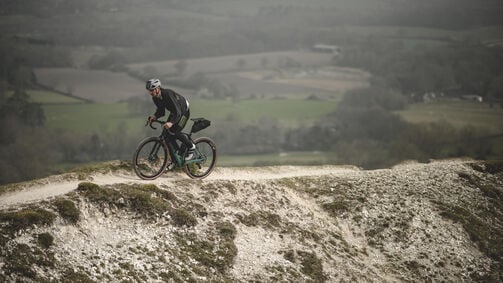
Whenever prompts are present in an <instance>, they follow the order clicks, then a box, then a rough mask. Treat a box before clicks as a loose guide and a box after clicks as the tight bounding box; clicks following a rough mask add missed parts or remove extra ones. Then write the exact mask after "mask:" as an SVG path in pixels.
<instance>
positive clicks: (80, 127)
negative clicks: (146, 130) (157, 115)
mask: <svg viewBox="0 0 503 283" xmlns="http://www.w3.org/2000/svg"><path fill="white" fill-rule="evenodd" d="M43 108H44V111H45V116H46V125H47V126H48V127H50V128H55V129H67V130H74V131H78V132H111V131H115V129H117V127H118V126H119V125H121V127H122V126H123V127H124V129H125V130H131V129H142V128H143V125H144V120H145V117H146V116H147V115H148V114H149V113H145V117H132V116H131V115H129V110H128V106H127V104H126V103H111V104H98V103H96V104H69V105H43Z"/></svg>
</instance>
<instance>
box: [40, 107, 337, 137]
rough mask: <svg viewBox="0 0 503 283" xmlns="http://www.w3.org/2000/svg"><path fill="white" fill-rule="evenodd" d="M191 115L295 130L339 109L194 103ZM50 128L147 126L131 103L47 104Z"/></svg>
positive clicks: (91, 129) (93, 129) (98, 129)
mask: <svg viewBox="0 0 503 283" xmlns="http://www.w3.org/2000/svg"><path fill="white" fill-rule="evenodd" d="M190 105H191V115H192V117H193V118H195V117H205V118H207V119H210V120H212V121H213V122H216V123H218V122H219V121H240V122H241V123H243V124H257V123H260V122H261V119H263V118H265V119H276V120H277V121H278V122H279V123H280V125H283V126H287V127H294V126H299V125H310V124H312V123H313V122H314V121H315V120H316V119H318V118H320V117H321V116H323V115H325V114H328V113H330V112H333V111H334V110H335V108H336V106H337V103H336V102H333V101H317V100H287V99H284V100H266V99H261V100H243V101H239V102H235V103H234V102H232V101H229V100H203V99H194V100H191V101H190ZM43 107H44V111H45V114H46V118H47V121H46V123H47V126H49V127H50V128H59V129H72V130H76V131H81V132H103V131H113V130H115V129H116V128H117V127H118V126H119V125H122V127H124V128H125V129H126V130H132V129H138V128H139V127H142V126H143V122H144V120H145V117H147V116H148V115H150V114H152V113H153V112H154V111H155V106H154V104H152V108H151V109H152V110H151V111H150V112H147V113H145V115H144V116H132V115H130V114H129V109H128V105H127V103H110V104H77V105H44V106H43Z"/></svg>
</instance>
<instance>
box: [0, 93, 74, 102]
mask: <svg viewBox="0 0 503 283" xmlns="http://www.w3.org/2000/svg"><path fill="white" fill-rule="evenodd" d="M27 93H28V96H29V99H28V101H30V102H34V103H40V104H72V103H83V101H82V100H80V99H77V98H73V97H70V96H66V95H62V94H58V93H55V92H52V91H47V90H28V91H27ZM12 94H13V92H12V91H10V92H8V93H7V96H11V95H12Z"/></svg>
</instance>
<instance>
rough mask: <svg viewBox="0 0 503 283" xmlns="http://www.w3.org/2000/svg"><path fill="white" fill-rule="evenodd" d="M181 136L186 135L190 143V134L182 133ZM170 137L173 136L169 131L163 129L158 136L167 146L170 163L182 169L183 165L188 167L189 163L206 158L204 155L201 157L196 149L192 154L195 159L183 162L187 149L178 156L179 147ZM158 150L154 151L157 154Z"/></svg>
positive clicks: (174, 139)
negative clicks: (170, 158)
mask: <svg viewBox="0 0 503 283" xmlns="http://www.w3.org/2000/svg"><path fill="white" fill-rule="evenodd" d="M182 134H184V135H187V136H188V137H189V140H190V141H192V137H191V136H192V135H191V134H187V133H182ZM172 136H173V134H172V133H170V132H169V130H167V129H163V131H162V134H161V135H160V136H159V138H160V139H161V140H162V141H163V142H164V143H165V145H166V146H167V148H168V150H169V153H170V155H171V157H172V160H171V161H172V162H175V164H176V165H177V166H178V167H182V166H185V165H188V164H191V163H198V162H203V161H206V157H205V156H204V155H202V154H201V153H200V152H199V150H198V149H197V148H196V151H195V152H194V154H195V155H196V158H193V159H191V160H188V161H185V159H184V158H183V157H184V156H185V155H186V154H187V151H188V149H187V148H185V149H184V151H183V152H182V154H178V152H179V150H180V146H179V145H178V144H177V142H176V138H174V137H172ZM158 150H159V148H157V149H155V152H156V153H157V151H158ZM173 159H174V160H173Z"/></svg>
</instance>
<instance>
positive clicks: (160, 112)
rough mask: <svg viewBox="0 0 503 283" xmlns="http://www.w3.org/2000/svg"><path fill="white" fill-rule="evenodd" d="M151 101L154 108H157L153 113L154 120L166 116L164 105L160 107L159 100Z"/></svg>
mask: <svg viewBox="0 0 503 283" xmlns="http://www.w3.org/2000/svg"><path fill="white" fill-rule="evenodd" d="M152 100H153V101H154V104H155V106H157V109H156V110H155V113H154V116H155V119H159V118H161V117H162V116H164V114H166V110H164V105H162V102H161V100H159V99H155V98H152Z"/></svg>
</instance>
